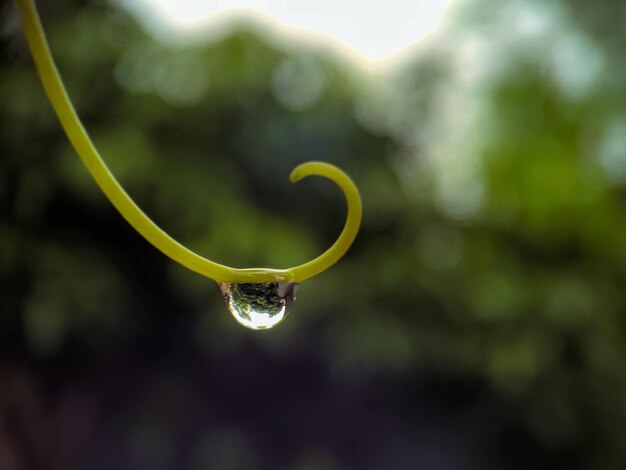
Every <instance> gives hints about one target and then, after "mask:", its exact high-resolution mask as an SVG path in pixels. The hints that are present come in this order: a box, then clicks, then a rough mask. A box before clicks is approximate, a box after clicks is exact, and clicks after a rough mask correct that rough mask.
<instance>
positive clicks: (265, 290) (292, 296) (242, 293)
mask: <svg viewBox="0 0 626 470" xmlns="http://www.w3.org/2000/svg"><path fill="white" fill-rule="evenodd" d="M219 285H220V289H221V290H222V294H223V295H224V299H225V300H226V305H227V306H228V310H230V313H232V314H233V316H234V317H235V320H237V321H238V322H239V323H241V324H242V325H243V326H245V327H246V328H251V329H253V330H266V329H268V328H272V327H273V326H275V325H276V324H278V323H279V322H280V321H281V320H282V319H283V318H285V317H286V316H287V314H288V313H289V307H291V304H292V303H293V301H294V300H296V290H297V288H298V284H297V283H295V282H261V283H246V282H233V283H228V282H220V283H219Z"/></svg>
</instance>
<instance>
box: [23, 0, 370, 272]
mask: <svg viewBox="0 0 626 470" xmlns="http://www.w3.org/2000/svg"><path fill="white" fill-rule="evenodd" d="M15 1H16V4H17V7H18V10H19V14H20V17H21V21H22V25H23V28H24V33H25V35H26V39H27V41H28V45H29V47H30V51H31V53H32V55H33V58H34V61H35V66H36V67H37V71H38V73H39V77H40V78H41V82H42V83H43V87H44V89H45V92H46V95H47V96H48V99H49V100H50V103H51V104H52V107H53V108H54V111H55V112H56V114H57V116H58V118H59V120H60V121H61V125H62V126H63V129H64V130H65V133H66V134H67V137H68V139H69V140H70V142H71V144H72V146H73V147H74V149H75V150H76V152H77V153H78V155H79V157H80V158H81V160H82V162H83V164H84V165H85V167H86V168H87V170H88V171H89V173H91V176H92V177H93V178H94V180H95V181H96V183H97V184H98V186H99V187H100V189H101V190H102V191H103V192H104V194H105V196H106V197H107V198H108V199H109V201H111V203H112V204H113V205H114V206H115V208H116V209H117V210H118V211H119V212H120V214H122V216H123V217H124V218H125V219H126V221H127V222H128V223H129V224H130V225H132V227H133V228H134V229H135V230H137V232H139V233H140V234H141V235H142V236H143V237H144V238H145V239H146V240H148V242H150V243H151V244H152V245H154V246H155V247H156V248H157V249H158V250H160V251H161V252H162V253H164V254H165V255H167V256H169V257H170V258H172V259H173V260H174V261H176V262H178V263H180V264H182V265H183V266H185V267H186V268H189V269H191V270H192V271H195V272H197V273H199V274H202V275H204V276H206V277H208V278H211V279H214V280H216V281H218V282H247V283H261V282H302V281H304V280H305V279H308V278H310V277H312V276H315V275H316V274H319V273H321V272H322V271H324V270H326V269H328V268H329V267H330V266H332V265H333V264H335V263H336V262H337V261H339V259H340V258H341V257H342V256H343V255H344V254H345V253H346V251H348V248H349V247H350V245H351V244H352V242H353V241H354V238H355V237H356V234H357V232H358V230H359V226H360V224H361V212H362V206H361V198H360V196H359V192H358V190H357V188H356V186H355V185H354V183H353V182H352V180H351V179H350V177H349V176H348V175H346V174H345V173H344V172H343V171H341V170H340V169H339V168H337V167H335V166H333V165H330V164H328V163H323V162H307V163H303V164H302V165H299V166H297V167H296V168H295V169H294V170H293V171H292V173H291V175H290V177H289V179H290V181H291V182H292V183H295V182H297V181H300V180H301V179H302V178H306V177H307V176H322V177H325V178H328V179H330V180H332V181H333V182H335V183H336V184H337V185H338V186H339V187H340V188H341V190H342V191H343V193H344V196H345V198H346V202H347V206H348V214H347V218H346V223H345V226H344V228H343V231H342V232H341V234H340V235H339V238H338V239H337V241H335V243H334V244H333V245H332V246H331V247H330V248H329V249H328V250H326V251H325V252H324V253H322V254H321V255H320V256H318V257H317V258H315V259H313V260H312V261H309V262H307V263H304V264H301V265H299V266H296V267H294V268H289V269H266V268H251V269H235V268H230V267H228V266H224V265H221V264H218V263H215V262H213V261H211V260H208V259H206V258H204V257H202V256H200V255H198V254H196V253H194V252H193V251H191V250H189V249H188V248H186V247H184V246H183V245H181V244H180V243H178V242H177V241H176V240H174V239H173V238H172V237H170V236H169V235H168V234H167V233H165V232H164V231H163V230H162V229H161V228H159V227H158V226H157V225H156V224H155V223H154V222H153V221H152V220H150V218H149V217H148V216H147V215H146V214H145V213H144V212H143V211H142V210H141V209H140V208H139V207H138V206H137V205H136V204H135V203H134V202H133V200H132V199H131V198H130V196H129V195H128V194H127V193H126V191H124V188H122V186H121V185H120V184H119V183H118V181H117V180H116V179H115V177H114V176H113V174H112V173H111V171H110V170H109V168H108V167H107V166H106V164H105V163H104V161H103V160H102V157H100V154H99V153H98V151H97V150H96V148H95V146H94V144H93V143H92V141H91V139H90V137H89V135H88V134H87V131H86V130H85V128H84V126H83V124H82V122H81V121H80V118H79V117H78V114H77V113H76V111H75V110H74V107H73V106H72V103H71V101H70V99H69V96H68V94H67V92H66V90H65V87H64V85H63V81H62V80H61V76H60V75H59V72H58V70H57V68H56V65H55V63H54V59H53V58H52V54H51V53H50V48H49V46H48V42H47V40H46V36H45V33H44V31H43V27H42V26H41V21H40V19H39V15H38V13H37V8H36V6H35V4H34V2H33V0H15Z"/></svg>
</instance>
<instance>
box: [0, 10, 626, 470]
mask: <svg viewBox="0 0 626 470" xmlns="http://www.w3.org/2000/svg"><path fill="white" fill-rule="evenodd" d="M39 3H40V12H41V15H42V19H43V23H44V25H45V28H46V30H47V33H48V35H49V40H50V43H51V47H52V50H53V53H54V55H55V57H56V60H57V62H58V65H59V68H60V70H61V72H62V74H63V76H64V78H65V81H66V85H67V88H68V90H69V92H70V95H71V97H72V99H73V100H74V102H75V105H76V107H77V109H78V110H79V113H80V115H81V117H82V118H83V120H84V123H85V125H86V127H87V128H88V130H89V131H90V133H91V135H92V137H93V139H94V141H95V143H96V145H97V146H98V147H99V149H100V151H101V153H102V154H103V155H104V158H105V159H106V161H107V162H108V164H109V165H110V167H111V169H112V171H113V173H114V174H115V175H117V177H118V179H119V180H120V181H121V182H122V183H123V185H124V186H125V187H126V188H127V190H128V192H129V193H130V194H131V195H132V197H134V198H135V199H136V201H137V202H138V203H139V205H140V206H141V207H142V208H144V209H145V211H146V212H147V213H148V214H149V215H150V216H151V217H153V218H154V219H155V220H156V221H157V222H158V223H159V224H160V225H161V226H162V227H164V228H165V229H166V230H167V231H168V232H169V233H171V234H172V235H173V236H174V237H175V238H177V239H178V240H180V241H181V242H183V243H184V244H185V245H187V246H189V247H191V248H192V249H194V250H195V251H197V252H199V253H201V254H203V255H204V256H207V257H209V258H211V259H214V260H216V261H219V262H222V263H226V264H229V265H233V266H237V267H250V266H271V267H288V266H291V265H295V264H298V263H301V262H304V261H306V260H308V259H310V258H312V257H314V256H316V255H317V254H318V253H320V252H321V251H322V250H324V249H325V248H326V247H327V246H328V245H329V244H330V243H332V241H333V240H334V239H335V237H336V236H337V234H338V233H339V231H340V229H341V226H342V224H343V220H344V213H345V206H344V204H343V200H342V197H341V194H340V192H339V191H338V189H337V188H335V187H334V186H333V185H332V184H331V183H328V182H326V181H323V180H305V181H303V182H301V183H298V185H295V186H294V185H291V184H289V182H288V179H287V177H288V174H289V172H290V171H291V169H292V168H293V167H294V166H295V165H296V164H298V163H300V162H304V161H307V160H311V159H321V160H325V161H328V162H331V163H334V164H336V165H339V166H341V167H342V168H344V169H345V170H346V171H347V172H348V173H349V174H350V175H352V177H353V179H354V180H355V182H356V183H357V185H358V186H359V188H360V190H361V193H362V197H363V200H364V210H365V212H364V220H363V227H362V231H361V232H360V234H359V236H358V239H357V240H356V243H355V245H354V246H353V248H352V250H351V251H350V252H349V253H348V255H347V256H346V257H345V258H344V259H343V260H342V261H341V262H340V263H339V264H338V265H336V266H335V267H334V268H332V269H331V270H329V271H327V272H325V273H324V274H322V275H320V276H318V277H315V278H313V279H311V280H309V281H307V282H305V283H304V284H303V285H301V287H300V290H299V293H298V301H297V302H296V304H295V305H294V308H293V310H292V313H291V315H290V316H289V318H287V320H286V321H285V322H284V323H282V324H281V325H280V326H279V327H277V328H275V329H273V330H270V331H264V332H252V331H248V330H245V329H243V328H241V327H240V326H239V325H238V324H236V323H235V322H234V320H233V319H232V318H231V317H230V315H229V313H228V312H227V310H226V308H225V306H224V302H223V299H222V297H221V295H220V293H219V290H218V289H217V286H216V285H215V284H214V283H213V282H211V281H210V280H207V279H204V278H202V277H200V276H198V275H196V274H194V273H192V272H189V271H186V270H184V269H183V268H181V267H179V266H177V265H176V264H175V263H173V262H171V261H170V260H168V259H166V258H165V257H164V256H163V255H161V254H160V253H159V252H157V251H156V250H155V249H153V248H152V247H151V246H149V245H148V244H147V243H146V242H145V241H144V240H143V239H142V238H141V237H140V236H139V235H137V234H136V233H135V232H134V231H133V230H132V229H131V228H130V227H129V226H128V225H127V224H126V223H125V222H124V221H123V219H122V218H121V217H120V216H119V215H118V214H117V213H116V212H115V210H114V209H113V207H112V206H111V205H110V204H109V203H108V202H107V200H106V199H105V198H104V197H103V195H102V194H101V193H100V191H99V190H98V188H97V187H96V185H95V184H94V183H93V181H92V180H91V178H90V177H89V175H88V174H87V172H86V171H85V169H84V168H83V167H82V166H81V163H80V161H79V159H78V158H77V157H76V155H75V154H74V151H73V150H72V149H71V147H70V146H69V144H68V142H67V139H66V138H65V136H64V134H63V133H62V131H61V129H60V126H59V124H58V122H57V120H56V118H55V116H54V114H53V112H52V111H51V108H50V106H49V105H48V103H47V101H46V98H45V96H44V94H43V92H42V88H41V86H40V83H39V81H38V78H37V76H36V74H35V71H34V68H33V64H32V61H31V58H30V56H29V53H28V51H27V49H26V47H25V42H24V39H23V37H22V35H21V33H20V30H19V22H18V19H17V16H16V12H15V11H14V8H13V6H12V4H11V2H6V1H5V2H3V3H2V7H0V12H1V19H2V21H1V25H2V36H1V44H0V54H1V55H0V103H2V105H1V106H0V119H1V126H0V276H1V284H0V302H1V304H0V306H1V311H0V468H1V469H3V470H30V469H95V470H98V469H103V470H104V469H107V470H108V469H111V468H115V469H120V470H124V469H135V470H143V469H146V470H148V469H154V470H166V469H190V470H197V469H265V468H268V469H269V468H271V469H295V470H305V469H306V470H311V469H333V470H334V469H363V470H367V469H413V468H419V469H422V470H430V469H444V470H455V469H459V470H460V469H529V468H533V469H542V468H545V469H553V468H568V469H607V470H610V469H623V468H626V364H625V360H626V292H624V286H625V285H626V207H625V205H626V60H624V51H626V8H625V6H624V3H623V2H621V1H612V0H599V1H595V2H588V1H583V0H567V1H566V0H553V1H550V2H544V1H540V0H514V1H510V2H499V1H496V0H464V1H460V2H456V3H455V5H454V7H453V8H451V9H450V10H449V11H448V12H447V14H446V15H447V16H446V18H445V21H444V22H443V23H442V26H441V27H440V29H439V30H438V31H437V32H436V33H435V34H433V35H432V36H430V37H429V38H428V39H427V40H426V41H425V42H423V43H422V44H421V45H420V46H419V48H418V50H417V51H416V52H415V53H414V54H413V55H410V56H407V57H405V58H404V60H403V61H401V63H399V64H397V66H396V67H394V68H392V69H389V70H386V71H382V72H381V71H377V72H373V71H371V70H369V71H368V70H365V69H362V68H360V67H359V66H358V65H356V64H354V63H351V62H350V61H348V60H345V58H341V57H340V56H338V55H334V54H333V53H332V51H328V50H326V49H324V50H322V49H317V48H315V47H312V46H311V45H305V44H299V43H297V42H290V43H289V44H287V43H285V44H280V43H279V42H276V40H275V39H272V40H270V39H269V38H268V37H267V35H266V34H265V33H263V31H260V30H258V29H256V28H255V27H252V26H250V25H247V24H246V23H245V22H242V23H241V24H239V25H237V26H236V27H234V28H233V30H232V31H231V32H230V33H229V34H227V35H226V36H224V37H222V38H220V39H218V40H214V41H213V42H210V43H198V44H193V45H185V46H182V45H172V44H170V43H168V42H167V41H164V40H160V39H159V38H158V36H156V37H155V36H153V35H148V34H147V33H146V32H145V31H144V29H143V28H142V26H141V25H140V24H139V23H138V22H137V20H136V19H135V18H134V17H133V16H131V15H130V14H129V13H128V12H127V11H126V10H124V9H122V8H120V7H119V5H117V4H112V3H109V2H107V1H104V0H96V1H91V2H86V1H79V0H72V1H69V0H57V1H55V2H39Z"/></svg>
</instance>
